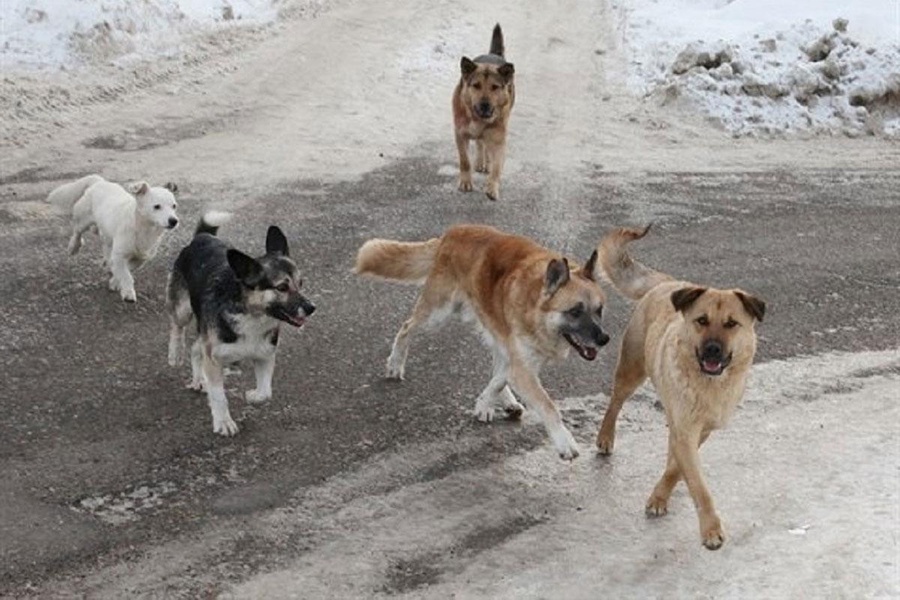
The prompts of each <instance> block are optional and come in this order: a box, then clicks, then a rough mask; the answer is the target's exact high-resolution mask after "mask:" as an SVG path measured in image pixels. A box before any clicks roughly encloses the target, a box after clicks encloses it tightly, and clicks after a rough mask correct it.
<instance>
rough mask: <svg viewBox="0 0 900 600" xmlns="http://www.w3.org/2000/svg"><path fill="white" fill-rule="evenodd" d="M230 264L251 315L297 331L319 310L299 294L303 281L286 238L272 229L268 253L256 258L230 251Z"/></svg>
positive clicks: (268, 242) (267, 241)
mask: <svg viewBox="0 0 900 600" xmlns="http://www.w3.org/2000/svg"><path fill="white" fill-rule="evenodd" d="M227 258H228V264H229V265H230V266H231V270H232V271H234V274H235V275H236V276H237V279H238V281H240V282H241V285H242V286H243V288H244V301H245V303H246V306H247V310H248V311H250V312H251V313H257V314H259V313H265V314H267V315H269V316H270V317H272V318H274V319H278V320H280V321H284V322H285V323H288V324H290V325H293V326H294V327H302V326H303V324H304V323H305V322H306V319H307V317H309V316H310V315H312V314H313V312H315V310H316V307H315V306H314V305H313V303H312V302H310V301H309V300H307V299H306V297H305V296H304V295H303V294H301V293H300V288H301V287H302V285H303V280H302V279H301V278H300V273H299V271H298V269H297V265H296V264H295V263H294V261H293V260H291V258H290V255H289V252H288V243H287V238H286V237H284V233H282V231H281V229H279V228H278V227H275V226H274V225H272V226H271V227H269V231H268V233H267V234H266V253H265V254H264V255H263V256H261V257H259V258H253V257H251V256H248V255H247V254H244V253H243V252H241V251H240V250H234V249H230V250H228V254H227Z"/></svg>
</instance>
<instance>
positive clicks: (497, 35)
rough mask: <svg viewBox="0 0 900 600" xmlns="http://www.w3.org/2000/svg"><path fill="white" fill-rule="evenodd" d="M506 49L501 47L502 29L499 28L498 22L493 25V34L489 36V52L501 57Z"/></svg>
mask: <svg viewBox="0 0 900 600" xmlns="http://www.w3.org/2000/svg"><path fill="white" fill-rule="evenodd" d="M505 51H506V49H505V48H504V47H503V31H502V30H501V29H500V23H497V24H496V25H494V34H493V35H492V36H491V49H490V53H491V54H496V55H497V56H499V57H500V58H503V57H504V56H503V53H504V52H505Z"/></svg>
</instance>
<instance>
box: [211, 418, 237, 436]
mask: <svg viewBox="0 0 900 600" xmlns="http://www.w3.org/2000/svg"><path fill="white" fill-rule="evenodd" d="M237 432H238V426H237V423H235V422H234V421H233V420H232V419H231V415H229V414H228V413H225V414H224V415H222V416H216V415H213V433H218V434H220V435H224V436H232V435H234V434H236V433H237Z"/></svg>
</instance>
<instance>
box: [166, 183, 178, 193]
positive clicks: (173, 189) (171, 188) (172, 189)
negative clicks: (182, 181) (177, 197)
mask: <svg viewBox="0 0 900 600" xmlns="http://www.w3.org/2000/svg"><path fill="white" fill-rule="evenodd" d="M163 187H164V188H166V189H167V190H169V191H170V192H172V193H173V194H174V193H176V192H178V185H176V184H175V182H174V181H169V182H167V183H166V185H164V186H163Z"/></svg>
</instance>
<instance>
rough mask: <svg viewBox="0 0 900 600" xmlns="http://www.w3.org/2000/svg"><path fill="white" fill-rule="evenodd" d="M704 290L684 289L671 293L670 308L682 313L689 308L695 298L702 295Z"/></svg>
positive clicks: (699, 288)
mask: <svg viewBox="0 0 900 600" xmlns="http://www.w3.org/2000/svg"><path fill="white" fill-rule="evenodd" d="M705 291H706V288H702V287H686V288H681V289H680V290H677V291H675V292H672V306H674V307H675V310H677V311H679V312H684V311H686V310H687V309H689V308H690V307H691V304H693V303H694V302H695V301H696V300H697V298H699V297H700V296H702V295H703V293H704V292H705Z"/></svg>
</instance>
